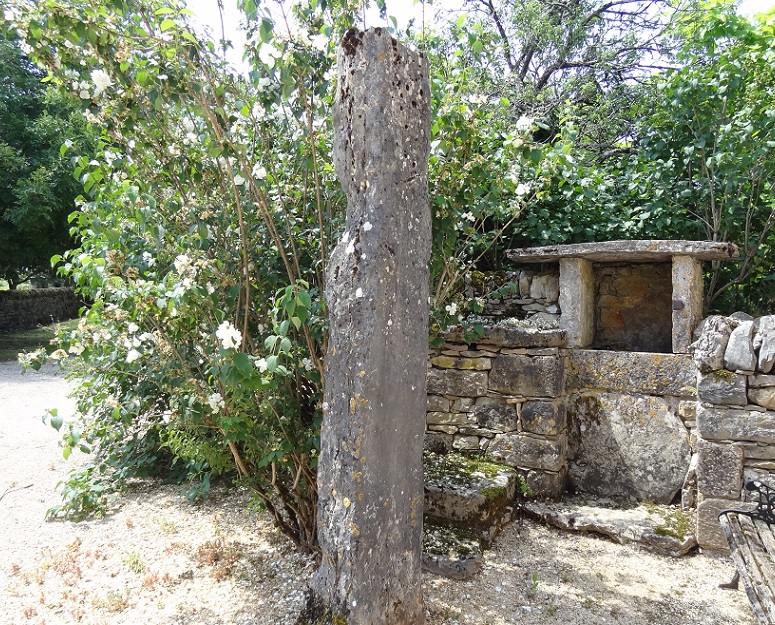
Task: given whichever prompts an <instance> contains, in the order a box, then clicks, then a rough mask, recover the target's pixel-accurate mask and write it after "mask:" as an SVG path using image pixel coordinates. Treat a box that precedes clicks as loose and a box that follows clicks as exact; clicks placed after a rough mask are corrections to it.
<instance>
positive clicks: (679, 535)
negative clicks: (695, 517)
mask: <svg viewBox="0 0 775 625" xmlns="http://www.w3.org/2000/svg"><path fill="white" fill-rule="evenodd" d="M643 507H644V508H646V510H647V511H648V513H649V514H650V515H652V516H656V517H659V519H660V521H661V522H660V523H659V524H658V525H656V526H655V527H654V533H655V534H656V535H657V536H671V537H673V538H676V539H678V540H684V539H685V538H686V537H687V536H689V535H690V534H691V533H692V528H693V524H692V519H691V517H690V516H689V515H688V514H686V513H685V512H684V511H683V510H680V509H678V508H665V507H662V506H658V505H657V504H655V503H652V502H644V503H643Z"/></svg>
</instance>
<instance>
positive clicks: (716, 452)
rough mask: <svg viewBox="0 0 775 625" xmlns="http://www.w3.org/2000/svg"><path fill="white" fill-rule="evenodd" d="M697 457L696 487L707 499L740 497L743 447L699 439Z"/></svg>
mask: <svg viewBox="0 0 775 625" xmlns="http://www.w3.org/2000/svg"><path fill="white" fill-rule="evenodd" d="M698 452H699V453H698V457H697V489H698V491H699V494H700V495H701V496H702V497H704V498H707V499H737V498H739V497H740V489H741V488H742V482H741V480H742V475H743V449H742V447H740V446H738V445H719V444H717V443H711V442H709V441H706V440H703V439H700V440H699V449H698Z"/></svg>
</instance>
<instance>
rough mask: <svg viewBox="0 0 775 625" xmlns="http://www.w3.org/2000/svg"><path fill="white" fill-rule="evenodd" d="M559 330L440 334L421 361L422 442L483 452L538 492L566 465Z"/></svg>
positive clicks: (556, 484) (557, 485) (554, 483)
mask: <svg viewBox="0 0 775 625" xmlns="http://www.w3.org/2000/svg"><path fill="white" fill-rule="evenodd" d="M564 338H565V335H564V332H562V331H561V330H545V331H539V330H531V329H520V328H492V329H490V330H489V331H488V332H487V333H486V334H485V335H484V336H483V337H482V338H481V339H479V341H478V342H477V343H476V344H472V345H466V344H465V342H464V341H463V340H462V336H460V335H456V334H454V333H451V334H449V335H447V342H446V344H445V345H444V346H442V347H440V348H438V349H435V350H432V351H431V354H430V358H429V364H428V407H427V432H426V448H428V449H431V450H433V451H437V452H444V451H449V450H452V449H456V450H460V451H464V452H476V453H486V454H488V456H489V457H490V459H492V460H494V461H496V462H500V463H502V464H506V465H509V466H512V467H514V468H515V469H517V471H518V472H519V473H520V474H521V475H522V476H523V477H524V478H525V480H526V481H527V483H528V485H529V486H530V488H531V489H532V490H533V491H534V492H535V493H536V494H537V495H540V496H545V497H551V498H558V497H559V496H560V494H561V493H562V492H563V490H564V485H565V476H566V472H567V455H568V435H567V419H566V413H565V405H564V401H563V378H564V375H563V359H562V356H561V354H560V349H559V345H561V344H562V343H563V341H564Z"/></svg>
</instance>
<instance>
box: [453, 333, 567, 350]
mask: <svg viewBox="0 0 775 625" xmlns="http://www.w3.org/2000/svg"><path fill="white" fill-rule="evenodd" d="M443 337H444V340H446V341H450V342H456V343H464V342H465V341H464V338H465V336H464V332H463V331H462V330H460V329H453V330H450V331H449V332H445V333H444V334H443ZM564 345H565V331H564V330H560V329H541V328H519V327H516V326H490V327H486V328H485V329H484V335H482V337H481V338H480V339H479V340H478V341H477V343H476V349H477V350H482V351H487V352H491V353H492V355H495V353H496V352H497V351H498V350H500V349H501V348H502V347H509V348H512V349H513V348H516V347H563V346H564Z"/></svg>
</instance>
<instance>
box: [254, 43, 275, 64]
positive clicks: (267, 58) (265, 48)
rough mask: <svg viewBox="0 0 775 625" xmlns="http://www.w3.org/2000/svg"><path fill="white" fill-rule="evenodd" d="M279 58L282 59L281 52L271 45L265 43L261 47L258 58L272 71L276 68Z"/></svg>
mask: <svg viewBox="0 0 775 625" xmlns="http://www.w3.org/2000/svg"><path fill="white" fill-rule="evenodd" d="M279 57H280V51H279V50H278V49H277V48H275V47H274V46H273V45H272V44H270V43H265V44H264V45H262V46H261V49H260V50H259V51H258V58H259V59H260V60H261V62H262V63H263V64H264V65H266V66H267V67H268V68H269V69H272V68H273V67H274V62H275V59H276V58H279Z"/></svg>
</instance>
